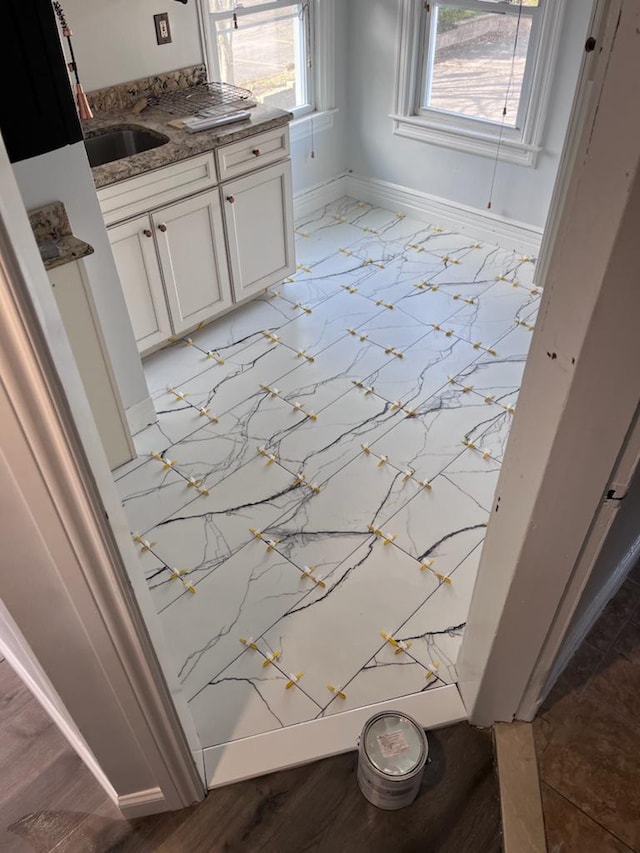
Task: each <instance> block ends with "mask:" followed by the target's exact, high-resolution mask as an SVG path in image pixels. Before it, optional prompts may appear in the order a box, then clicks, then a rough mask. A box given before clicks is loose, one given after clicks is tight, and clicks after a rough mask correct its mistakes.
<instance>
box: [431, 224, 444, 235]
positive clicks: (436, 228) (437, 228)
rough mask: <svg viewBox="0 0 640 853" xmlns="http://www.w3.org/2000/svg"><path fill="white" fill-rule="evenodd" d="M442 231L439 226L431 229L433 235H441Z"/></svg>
mask: <svg viewBox="0 0 640 853" xmlns="http://www.w3.org/2000/svg"><path fill="white" fill-rule="evenodd" d="M443 231H444V228H440V226H439V225H435V226H434V228H433V233H434V234H442V232H443Z"/></svg>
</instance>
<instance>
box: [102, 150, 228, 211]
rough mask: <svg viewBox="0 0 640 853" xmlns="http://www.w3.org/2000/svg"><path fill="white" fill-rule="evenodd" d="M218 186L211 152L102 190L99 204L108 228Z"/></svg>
mask: <svg viewBox="0 0 640 853" xmlns="http://www.w3.org/2000/svg"><path fill="white" fill-rule="evenodd" d="M215 185H216V166H215V161H214V157H213V152H212V151H209V152H207V153H206V154H199V155H198V156H197V157H190V158H189V159H188V160H181V161H180V162H179V163H173V164H172V165H171V166H163V167H162V168H161V169H154V170H153V171H152V172H147V173H145V174H144V175H138V176H137V177H135V178H129V180H127V181H120V182H118V183H117V184H111V185H110V186H108V187H102V189H99V190H98V200H99V202H100V208H101V210H102V215H103V216H104V220H105V222H106V224H107V225H113V224H114V223H115V222H122V220H124V219H129V218H130V217H132V216H137V215H138V214H140V213H146V212H147V211H149V210H152V209H153V208H155V207H160V206H161V205H164V204H168V203H170V202H172V201H176V200H177V199H179V198H183V197H184V196H188V195H193V194H194V193H197V192H200V191H201V190H207V189H210V188H211V187H213V186H215Z"/></svg>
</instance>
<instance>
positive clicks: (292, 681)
mask: <svg viewBox="0 0 640 853" xmlns="http://www.w3.org/2000/svg"><path fill="white" fill-rule="evenodd" d="M303 675H304V673H303V672H297V673H296V674H295V675H293V673H289V681H287V683H286V684H285V686H284V689H285V690H289V689H290V688H291V687H293V685H294V684H297V683H298V681H300V679H301V678H302V676H303Z"/></svg>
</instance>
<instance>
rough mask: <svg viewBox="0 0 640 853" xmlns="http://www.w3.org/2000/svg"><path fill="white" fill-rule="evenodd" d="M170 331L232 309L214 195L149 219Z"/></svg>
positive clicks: (164, 210)
mask: <svg viewBox="0 0 640 853" xmlns="http://www.w3.org/2000/svg"><path fill="white" fill-rule="evenodd" d="M152 221H153V225H154V229H155V234H156V240H157V243H158V253H159V255H160V263H161V266H162V275H163V277H164V283H165V287H166V291H167V300H168V303H169V310H170V312H171V322H172V325H173V329H174V332H175V333H176V334H180V333H181V332H184V331H186V330H187V329H189V328H193V326H196V325H197V324H198V323H200V322H202V321H204V320H210V319H211V318H212V317H214V316H215V315H216V314H218V313H220V312H221V311H223V310H224V309H225V308H228V307H229V306H230V305H231V304H232V299H231V287H230V284H229V271H228V268H227V261H226V257H225V243H224V228H223V225H222V215H221V212H220V199H219V196H218V192H217V190H210V191H209V192H206V193H201V194H200V195H196V196H193V197H191V198H188V199H185V200H184V201H178V202H176V203H175V204H172V205H169V206H167V207H164V208H162V210H159V211H157V212H156V213H154V214H153V215H152Z"/></svg>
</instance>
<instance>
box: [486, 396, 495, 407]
mask: <svg viewBox="0 0 640 853" xmlns="http://www.w3.org/2000/svg"><path fill="white" fill-rule="evenodd" d="M484 401H485V403H487V405H490V404H491V403H495V401H496V395H495V394H489V395H488V396H486V397H485V398H484Z"/></svg>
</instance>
